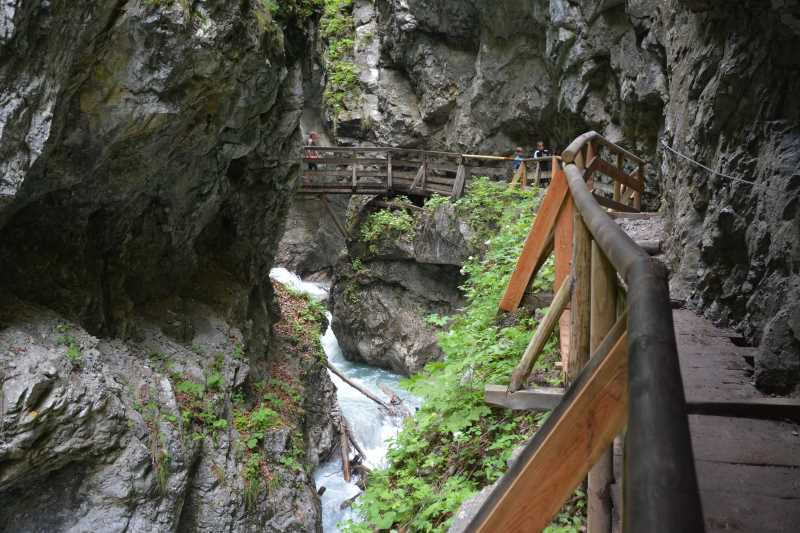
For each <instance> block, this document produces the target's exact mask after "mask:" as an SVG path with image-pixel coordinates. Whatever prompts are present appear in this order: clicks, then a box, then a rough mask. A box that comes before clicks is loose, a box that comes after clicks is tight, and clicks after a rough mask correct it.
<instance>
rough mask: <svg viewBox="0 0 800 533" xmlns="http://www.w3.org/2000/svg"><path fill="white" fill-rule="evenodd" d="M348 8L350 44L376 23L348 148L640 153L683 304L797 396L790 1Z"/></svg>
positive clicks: (361, 58) (798, 218) (797, 229)
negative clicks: (595, 147) (593, 143)
mask: <svg viewBox="0 0 800 533" xmlns="http://www.w3.org/2000/svg"><path fill="white" fill-rule="evenodd" d="M356 4H357V7H356V9H357V11H358V12H359V13H360V16H359V17H356V18H355V20H356V23H355V24H356V31H358V30H359V28H360V27H362V26H363V27H364V28H372V27H377V32H376V33H375V36H376V37H377V42H374V41H373V42H371V44H370V46H369V47H365V48H364V50H363V53H361V52H359V50H360V49H359V48H358V47H357V48H356V61H357V62H358V63H359V65H360V68H361V70H362V91H363V93H364V98H363V99H362V109H361V116H362V117H369V120H368V121H367V122H368V123H369V124H372V125H373V126H372V127H371V128H370V129H369V130H368V131H365V132H362V134H361V138H360V139H355V141H356V142H357V141H359V140H360V141H361V142H374V143H378V144H388V145H401V146H424V147H428V148H431V149H437V148H441V149H448V150H465V151H482V152H492V153H510V151H511V150H512V149H513V147H514V146H517V145H521V146H524V147H526V148H530V147H531V146H532V145H533V143H534V142H535V141H536V140H537V139H544V140H545V141H546V142H547V143H548V144H549V145H550V146H551V147H553V148H555V149H556V150H558V149H563V148H564V147H565V146H566V144H567V143H568V142H570V141H571V140H572V139H573V138H574V137H575V136H576V135H577V134H579V133H582V132H583V131H586V130H589V129H594V130H596V131H598V132H600V133H602V134H603V135H605V136H606V137H607V138H609V139H611V140H612V141H615V142H618V143H620V144H621V145H623V146H625V147H626V148H628V149H630V150H632V151H634V152H636V153H639V154H641V155H643V156H644V157H645V158H646V159H647V160H648V161H649V163H650V164H649V165H648V167H647V171H646V189H647V190H646V194H645V204H646V205H647V206H648V207H649V208H650V209H658V208H660V207H662V206H663V209H664V214H665V217H666V219H667V220H668V230H669V233H670V239H669V243H668V244H669V254H668V255H669V258H670V263H671V266H672V269H673V290H674V293H675V296H677V297H681V298H684V299H685V300H687V301H688V303H689V304H690V305H692V306H693V307H696V308H697V309H699V310H701V311H702V312H704V313H705V314H706V315H707V316H709V317H711V318H714V319H717V320H719V321H721V322H723V323H727V324H729V325H733V326H736V327H738V328H739V329H740V331H742V333H743V335H744V336H745V337H746V339H747V341H748V342H750V343H753V344H756V345H759V346H760V356H759V357H758V358H757V360H756V375H757V380H758V383H759V385H760V386H762V387H764V388H766V389H769V390H773V391H780V392H787V391H789V390H791V389H792V388H793V387H794V386H795V385H796V384H797V383H798V382H800V324H799V323H798V322H797V317H798V316H800V315H798V311H797V306H798V301H800V293H799V292H798V291H799V290H800V289H798V287H800V272H798V262H799V261H800V209H798V205H800V188H799V187H798V185H797V183H798V179H800V178H798V170H797V169H798V157H800V156H799V155H798V154H800V148H799V147H798V146H799V145H798V137H799V135H800V134H798V122H799V121H798V109H800V108H798V106H797V105H794V102H793V100H792V96H793V95H794V94H796V93H797V85H798V82H799V80H800V69H799V68H798V59H797V54H796V53H795V52H796V50H797V49H798V48H800V2H798V1H797V0H787V1H772V2H759V1H749V0H747V1H742V2H737V3H736V4H735V5H732V4H731V3H730V2H724V1H722V0H603V1H594V0H592V1H589V0H536V1H532V2H531V1H527V0H526V1H522V0H501V1H495V2H487V1H479V0H463V1H462V0H458V1H455V0H453V1H430V0H375V1H374V2H369V1H367V0H357V1H356ZM370 31H371V30H370ZM375 48H377V49H378V54H377V57H376V54H375ZM350 114H351V115H354V113H353V111H352V110H351V113H350ZM357 114H358V113H355V115H357ZM351 118H353V117H351ZM339 140H340V141H341V142H345V143H352V142H354V139H352V138H349V137H348V138H341V139H339ZM662 143H666V144H667V145H669V146H673V147H675V148H676V149H677V150H679V151H680V152H681V153H684V154H686V155H687V156H689V157H692V158H694V159H696V160H697V161H699V162H702V163H703V164H705V165H707V166H710V167H712V168H713V169H715V170H717V171H719V172H722V173H724V174H727V175H730V176H733V177H735V178H737V179H740V180H744V181H747V182H753V185H749V184H747V183H742V182H737V181H733V180H727V179H724V178H721V177H719V176H712V175H710V174H709V173H708V172H707V171H705V170H702V169H701V168H699V167H698V166H696V165H693V164H690V163H688V162H686V161H685V160H682V159H680V158H678V157H677V156H676V155H674V154H673V153H672V152H669V151H668V150H667V149H666V148H664V145H663V144H662Z"/></svg>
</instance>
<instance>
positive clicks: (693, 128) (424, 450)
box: [0, 0, 800, 533]
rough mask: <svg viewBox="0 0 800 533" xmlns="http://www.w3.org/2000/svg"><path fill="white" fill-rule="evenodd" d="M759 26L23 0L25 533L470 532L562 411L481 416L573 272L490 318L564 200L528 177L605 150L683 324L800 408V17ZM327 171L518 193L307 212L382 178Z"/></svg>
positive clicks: (554, 370) (430, 197)
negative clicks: (362, 157)
mask: <svg viewBox="0 0 800 533" xmlns="http://www.w3.org/2000/svg"><path fill="white" fill-rule="evenodd" d="M735 4H736V5H735V6H732V5H731V3H730V2H724V1H722V0H597V1H595V0H592V1H589V0H496V1H489V0H241V1H238V2H223V1H220V0H113V1H106V2H102V1H100V0H87V1H84V2H66V1H63V0H55V1H52V0H51V1H46V0H7V1H5V2H2V5H0V501H2V505H0V531H9V532H74V533H78V532H86V531H96V532H117V531H119V532H162V531H163V532H167V531H178V532H195V531H206V532H216V531H223V530H224V531H232V532H245V531H254V532H255V531H259V532H260V531H265V532H285V531H286V532H288V531H296V532H312V531H313V532H325V533H333V532H335V531H343V532H350V533H362V532H363V533H366V532H372V531H401V532H403V531H406V532H415V531H437V532H444V531H448V529H449V528H451V526H453V524H454V523H455V524H456V526H455V528H456V529H454V531H459V530H460V529H458V528H459V527H464V525H463V523H464V520H463V516H462V517H461V519H459V513H458V511H459V509H460V508H461V506H462V504H463V503H464V502H468V501H473V500H471V498H473V497H474V496H475V495H476V494H479V493H480V492H481V490H482V489H484V488H485V487H487V486H492V485H493V484H494V483H495V482H496V481H497V480H498V479H499V478H501V476H502V475H503V474H504V473H505V472H506V471H507V470H508V469H509V465H510V464H512V462H513V461H514V457H515V456H516V455H515V454H516V453H518V449H519V447H520V446H521V445H524V444H525V443H528V442H530V440H531V438H532V437H533V436H534V435H535V434H536V432H537V431H538V430H539V429H541V428H542V427H544V425H545V423H546V421H547V418H548V412H547V411H531V410H522V411H520V410H514V411H512V410H511V409H501V408H498V407H493V406H490V405H488V404H487V403H486V402H485V401H484V387H485V386H486V385H487V384H496V383H507V382H508V377H509V375H510V374H511V372H512V371H513V370H514V368H515V365H516V364H517V361H518V360H519V359H520V356H521V354H523V353H524V352H525V351H526V347H527V346H528V345H529V342H530V341H531V338H532V336H533V333H534V331H535V330H536V329H537V327H538V325H539V324H540V323H541V322H542V321H543V319H544V317H545V315H546V313H547V310H548V307H549V306H551V304H552V301H553V297H554V293H555V292H556V287H554V286H553V284H554V280H555V279H557V278H558V276H559V275H560V274H559V273H558V272H556V270H557V268H556V266H555V264H554V262H553V261H552V260H547V261H541V264H539V265H537V268H538V269H539V274H538V277H536V278H535V279H534V280H533V281H532V283H531V284H529V286H528V287H527V288H528V290H527V292H526V294H525V298H524V301H523V302H522V304H521V305H520V306H519V309H517V310H515V311H514V312H509V313H498V302H499V301H500V300H501V297H502V296H503V294H504V290H505V289H506V287H507V285H508V283H509V278H510V277H511V275H512V272H513V271H514V269H515V268H516V266H517V262H518V258H519V257H520V254H521V253H522V248H523V245H524V243H525V240H526V238H528V235H529V232H530V231H531V227H532V224H533V223H534V222H535V220H536V217H537V210H538V209H539V208H540V206H542V202H543V201H544V198H545V195H546V193H547V190H548V189H547V187H546V183H545V184H543V185H542V187H528V188H517V187H510V186H509V185H508V183H507V181H508V179H509V178H511V175H512V174H513V173H514V171H513V170H512V165H513V164H514V163H513V162H512V161H510V159H512V158H513V155H512V154H513V153H514V149H515V147H517V146H519V147H521V148H522V149H523V152H524V153H525V154H526V157H527V156H528V155H529V154H532V153H533V150H534V148H535V146H536V143H537V141H540V140H541V141H543V142H544V143H545V144H546V145H547V147H548V148H550V149H551V150H552V151H553V152H554V154H556V155H559V154H561V152H562V151H563V150H564V149H566V147H567V145H568V144H569V143H570V142H572V141H573V139H575V138H576V137H578V136H579V135H580V134H582V133H584V132H587V131H591V130H594V131H596V132H598V133H599V134H601V135H602V136H603V137H604V138H605V139H607V140H608V142H609V143H615V144H616V145H619V146H621V147H623V148H624V149H626V150H628V151H630V152H632V153H634V154H637V155H638V156H640V157H642V158H643V159H644V160H646V165H645V166H644V168H645V172H644V174H643V175H640V177H641V179H642V180H643V191H642V193H641V204H642V210H643V211H647V212H651V213H657V215H654V216H653V217H651V218H648V219H647V220H645V221H644V222H640V221H637V220H633V221H632V222H631V221H629V222H625V221H621V222H620V225H621V226H620V227H622V228H623V229H624V230H625V231H627V232H628V234H630V235H631V237H632V239H634V240H635V241H636V242H638V243H640V244H641V243H642V242H644V241H647V242H656V240H657V242H658V245H657V247H658V250H657V253H656V254H655V255H657V258H656V259H655V261H659V262H660V263H663V265H664V266H665V268H666V269H667V271H668V272H669V294H670V297H671V298H672V304H673V306H675V307H676V308H677V307H682V308H685V309H687V310H691V311H693V312H696V313H697V314H699V315H701V316H703V317H704V318H705V319H708V320H709V321H712V322H713V323H714V324H716V325H718V326H720V327H726V328H731V329H732V330H735V336H734V337H733V342H734V343H735V344H736V346H738V347H742V348H746V349H748V350H749V351H748V352H747V353H748V354H749V355H748V363H747V364H748V372H749V374H748V375H749V376H751V378H749V379H750V381H752V385H754V386H755V387H757V388H758V390H759V391H760V392H761V393H763V394H765V395H766V394H768V395H773V396H775V399H776V401H777V400H779V401H787V402H788V401H796V399H797V398H798V395H800V170H798V169H800V106H798V105H797V104H796V102H795V101H794V98H793V97H794V95H795V94H797V93H798V92H800V56H798V54H797V53H796V52H797V51H798V50H800V0H770V1H767V2H759V1H756V0H742V1H741V2H736V3H735ZM312 132H314V133H316V134H317V137H316V139H317V140H316V141H315V142H314V144H313V145H309V142H308V139H309V138H310V134H311V133H312ZM315 145H316V146H315ZM324 147H338V148H345V149H350V148H352V149H353V150H356V149H373V148H374V149H376V150H377V149H378V148H382V147H392V148H393V149H398V150H400V149H402V150H409V151H411V150H419V151H420V152H419V154H420V155H419V157H421V158H425V157H429V156H430V157H433V156H431V155H425V154H432V153H434V152H439V153H447V154H451V155H453V156H454V157H455V158H456V159H454V160H453V161H455V162H454V163H452V167H453V168H452V169H450V170H449V172H451V173H455V172H456V170H455V169H456V168H457V167H458V168H462V167H463V166H464V161H465V159H464V158H465V157H467V156H476V157H477V156H478V155H480V156H481V157H486V158H487V160H488V161H489V162H488V163H487V165H492V164H494V165H496V166H497V167H498V168H501V170H502V173H501V174H497V173H496V174H493V175H489V176H488V177H486V176H485V175H484V174H488V173H482V172H481V170H480V167H479V165H478V164H477V163H475V165H474V166H473V167H469V165H467V167H468V168H469V171H468V173H467V178H466V184H465V192H464V194H463V195H460V194H455V193H453V197H452V198H450V197H449V196H448V195H443V194H429V192H428V191H424V193H423V192H419V191H417V192H414V187H415V186H416V184H417V179H416V178H414V176H413V173H412V175H411V177H410V178H408V181H411V180H412V179H413V181H414V185H412V186H411V188H410V191H411V193H409V194H407V195H406V194H401V193H395V192H393V191H391V186H390V184H391V179H392V177H391V176H392V171H391V170H389V171H388V177H387V178H386V179H388V180H389V181H388V182H387V193H386V194H379V195H359V194H352V195H351V194H308V193H303V192H302V190H301V189H302V188H303V186H304V184H305V183H307V182H308V180H309V179H311V178H308V176H310V175H311V174H313V173H316V174H321V175H323V176H319V177H315V178H314V179H320V180H322V181H323V182H324V183H329V184H330V183H340V184H341V183H350V180H351V179H352V180H353V181H352V183H353V187H354V188H355V183H356V181H357V179H358V178H359V174H358V173H359V169H357V168H356V166H355V165H353V166H352V174H351V173H350V172H351V168H350V167H348V166H347V163H346V156H339V155H336V156H330V155H325V152H324V150H323V149H322V148H324ZM353 153H354V154H355V153H356V152H353ZM407 153H409V152H398V156H397V159H402V157H401V155H400V154H407ZM304 156H305V157H304ZM508 156H511V157H508ZM326 157H327V158H328V160H331V161H333V162H328V163H315V162H314V160H315V159H318V158H319V159H324V158H326ZM369 157H372V158H373V160H370V161H371V162H370V163H364V164H363V165H362V166H361V167H359V168H360V169H361V170H365V169H368V168H375V167H377V166H380V165H384V164H385V163H384V160H382V159H377V157H378V156H376V155H372V156H369ZM335 158H340V159H335ZM388 159H389V161H391V156H388ZM337 161H338V162H337ZM553 161H554V163H555V161H556V160H553ZM620 161H621V159H620ZM398 164H399V165H402V163H398ZM425 164H427V160H426V163H425ZM389 165H391V163H389ZM431 165H434V164H433V163H431ZM398 168H401V167H398ZM620 169H622V163H620ZM326 172H327V173H329V174H330V175H324V174H325V173H326ZM432 172H433V171H432ZM420 173H421V174H420V175H422V173H423V171H422V170H420ZM401 174H402V172H398V173H397V175H398V176H400V175H401ZM425 175H426V176H427V174H425ZM351 176H352V178H351ZM397 179H401V178H400V177H398V178H397ZM326 180H327V181H326ZM361 180H362V182H366V183H369V182H370V180H373V181H374V179H373V178H370V177H367V178H361ZM598 182H599V180H598ZM423 183H424V182H423ZM423 188H424V185H423ZM354 190H355V189H354ZM454 190H455V189H454ZM642 220H644V219H642ZM557 337H558V335H555V336H554V338H550V339H549V340H546V342H545V343H544V348H543V353H544V355H543V356H542V358H541V360H540V361H539V362H537V364H536V366H535V367H534V371H533V373H532V375H531V377H530V384H532V385H536V386H541V387H549V388H558V389H559V390H562V389H564V388H565V387H567V386H568V385H569V383H568V379H567V377H566V376H565V375H564V368H563V366H562V361H563V358H565V357H566V354H562V350H564V349H565V348H564V346H563V345H561V344H559V342H558V339H557ZM562 356H563V357H562ZM331 367H332V368H331ZM337 371H338V372H340V373H341V375H337V373H336V372H337ZM353 385H355V386H356V387H360V388H363V389H364V390H366V392H367V393H370V394H373V395H375V396H377V397H378V399H379V400H380V402H385V403H386V404H387V405H389V404H391V406H394V407H391V409H387V408H383V407H381V406H380V405H378V404H377V403H376V402H375V401H374V400H371V399H370V398H368V397H367V396H366V395H365V394H364V391H363V390H361V391H360V390H359V389H358V388H354V387H353ZM392 402H394V403H392ZM394 409H396V410H394ZM789 418H791V417H789ZM793 420H794V419H793ZM796 438H797V437H796V436H793V437H787V439H789V440H791V442H794V440H792V439H796ZM764 439H765V441H768V440H769V438H768V437H764ZM781 442H783V441H781ZM787 442H788V441H787ZM770 444H774V443H773V442H770ZM343 446H344V448H345V453H344V455H346V456H347V460H346V461H344V462H343V460H342V447H343ZM359 446H360V447H361V448H362V450H358V449H354V448H358V447H359ZM765 446H767V444H765ZM348 449H349V454H348ZM515 450H516V451H515ZM345 467H347V468H345ZM345 469H347V470H348V471H349V470H352V476H351V477H352V479H351V480H350V481H345V480H344V479H343V476H344V474H343V470H345ZM587 490H588V489H586V488H585V487H583V485H582V486H581V487H579V488H578V489H577V490H576V491H574V492H573V493H572V496H571V497H570V498H569V499H568V500H567V501H566V502H565V503H564V505H563V506H562V507H561V511H560V512H559V513H558V514H557V515H556V516H554V517H552V520H551V525H550V526H548V528H547V529H546V531H548V532H550V533H567V532H570V531H586V530H587V529H586V528H587V524H586V514H587V512H586V506H587ZM798 497H800V496H798ZM467 508H468V505H467V506H465V507H464V509H467ZM461 530H463V529H461ZM467 530H468V529H467ZM709 531H712V530H711V529H709ZM592 533H594V532H592Z"/></svg>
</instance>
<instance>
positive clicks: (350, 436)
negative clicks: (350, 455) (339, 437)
mask: <svg viewBox="0 0 800 533" xmlns="http://www.w3.org/2000/svg"><path fill="white" fill-rule="evenodd" d="M341 416H342V421H343V425H344V429H345V431H347V438H348V439H350V444H352V445H353V448H355V449H356V451H357V452H358V455H360V456H361V458H362V459H364V460H365V461H366V459H367V454H366V453H365V452H364V450H363V449H362V448H361V446H360V445H359V444H358V441H357V440H356V437H355V435H353V429H352V428H351V427H350V422H348V421H347V419H346V418H345V417H344V415H341Z"/></svg>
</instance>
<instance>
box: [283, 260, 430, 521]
mask: <svg viewBox="0 0 800 533" xmlns="http://www.w3.org/2000/svg"><path fill="white" fill-rule="evenodd" d="M270 278H272V279H273V280H275V281H277V282H278V283H281V284H282V285H286V286H288V287H291V288H293V289H295V290H297V291H301V292H304V293H306V294H308V295H310V296H311V297H313V298H315V299H318V300H325V299H327V297H328V288H327V287H326V286H324V285H323V284H321V283H313V282H308V281H303V280H301V279H300V278H299V277H298V276H297V275H295V274H293V273H292V272H289V271H288V270H286V269H285V268H274V269H272V270H271V271H270ZM327 317H328V329H327V330H326V331H325V334H324V335H323V336H322V348H323V349H324V350H325V355H326V356H327V357H328V361H329V362H330V363H331V364H332V365H333V366H335V367H336V368H337V369H338V370H339V371H340V372H341V373H342V374H344V375H345V376H347V378H348V379H350V380H352V381H354V382H356V383H358V384H359V385H360V386H362V387H364V388H365V389H367V390H369V391H370V392H372V393H373V394H375V395H376V396H378V397H379V398H385V395H384V393H383V392H382V391H381V390H380V388H379V386H378V385H379V384H381V383H382V384H384V385H386V386H388V387H389V388H391V389H392V390H393V391H394V392H395V393H396V394H397V395H398V396H400V397H401V398H402V399H403V401H404V402H405V404H406V405H407V406H408V407H409V408H410V409H412V410H413V409H414V408H415V407H417V406H418V405H419V401H418V399H417V398H415V397H413V396H411V395H410V394H409V393H408V392H406V391H404V390H403V389H401V388H400V380H401V379H402V376H400V375H399V374H395V373H394V372H390V371H388V370H383V369H379V368H374V367H371V366H367V365H363V364H359V363H353V362H350V361H348V360H347V359H345V358H344V356H343V355H342V350H341V348H340V347H339V342H338V341H337V340H336V336H335V335H334V334H333V329H331V327H330V323H331V315H330V313H327ZM329 374H330V377H331V380H333V383H334V385H336V389H337V392H336V396H337V398H338V400H339V406H340V408H341V410H342V414H343V415H344V416H345V418H347V420H348V422H350V427H351V429H352V431H353V436H354V437H355V439H356V441H358V443H359V444H360V445H361V447H362V448H363V449H364V452H365V453H366V454H367V457H366V461H365V462H366V464H367V466H368V467H370V468H375V467H378V466H382V465H383V464H384V460H385V458H386V451H387V449H388V440H389V439H391V438H392V437H394V436H395V435H397V433H398V431H399V430H400V425H401V423H402V420H401V419H400V418H396V417H390V416H388V415H386V414H385V413H383V412H382V411H381V410H380V408H379V407H378V406H377V405H376V404H375V403H374V402H373V401H372V400H370V399H368V398H366V397H364V395H362V394H361V393H360V392H358V391H357V390H355V389H353V388H352V387H350V385H348V384H347V383H345V382H344V381H342V380H341V379H339V378H338V377H337V376H336V375H334V374H332V373H330V372H329ZM314 479H315V482H316V484H317V488H318V489H319V488H320V487H323V486H324V487H325V493H324V494H323V495H322V530H323V531H324V532H325V533H334V532H336V531H339V529H338V527H337V525H336V524H337V523H339V522H340V521H342V520H346V519H348V518H351V517H352V515H353V513H352V511H351V510H350V509H344V510H342V509H341V508H340V506H341V504H342V502H344V501H345V500H347V499H349V498H351V497H353V496H355V495H356V494H358V493H359V492H360V490H359V488H358V487H357V486H356V485H355V484H354V483H345V481H344V479H343V478H342V462H341V458H340V455H339V454H338V453H335V454H334V457H332V458H331V460H330V461H328V462H327V463H324V464H322V465H320V466H319V468H317V471H316V472H315V473H314Z"/></svg>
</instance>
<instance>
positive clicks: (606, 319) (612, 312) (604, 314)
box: [586, 242, 617, 533]
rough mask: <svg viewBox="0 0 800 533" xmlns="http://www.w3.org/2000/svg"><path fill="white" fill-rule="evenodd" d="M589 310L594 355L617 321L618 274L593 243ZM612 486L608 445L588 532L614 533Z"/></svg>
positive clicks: (592, 474)
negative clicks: (612, 530)
mask: <svg viewBox="0 0 800 533" xmlns="http://www.w3.org/2000/svg"><path fill="white" fill-rule="evenodd" d="M590 307H591V312H590V328H589V348H590V350H591V352H594V351H595V350H597V348H598V347H599V346H600V344H601V343H602V341H603V339H604V338H605V336H606V335H607V334H608V332H609V331H610V330H611V328H612V327H613V326H614V323H615V322H616V320H617V272H616V271H615V270H614V267H613V266H612V265H611V263H610V262H609V260H608V259H607V258H606V257H605V255H603V252H602V250H600V247H599V246H597V243H596V242H592V270H591V304H590ZM613 483H614V463H613V452H612V450H611V447H610V446H609V447H608V449H607V450H606V451H605V452H604V453H603V454H601V456H600V458H599V460H598V461H597V463H596V464H595V465H594V466H593V467H592V469H591V470H590V471H589V483H588V485H589V487H588V489H589V490H588V491H587V498H586V503H587V517H588V522H587V525H588V528H587V531H588V533H611V515H612V514H611V485H612V484H613Z"/></svg>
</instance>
